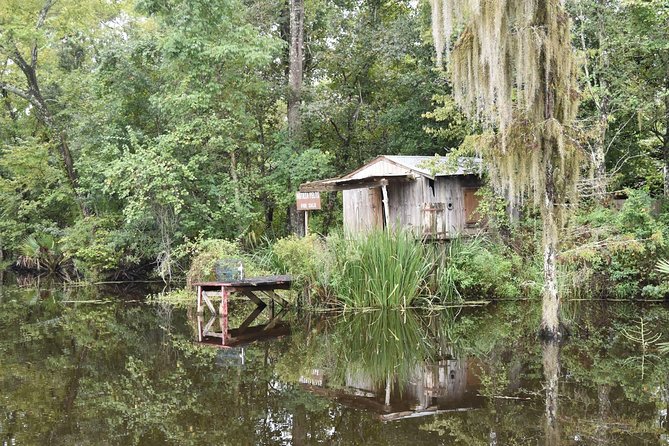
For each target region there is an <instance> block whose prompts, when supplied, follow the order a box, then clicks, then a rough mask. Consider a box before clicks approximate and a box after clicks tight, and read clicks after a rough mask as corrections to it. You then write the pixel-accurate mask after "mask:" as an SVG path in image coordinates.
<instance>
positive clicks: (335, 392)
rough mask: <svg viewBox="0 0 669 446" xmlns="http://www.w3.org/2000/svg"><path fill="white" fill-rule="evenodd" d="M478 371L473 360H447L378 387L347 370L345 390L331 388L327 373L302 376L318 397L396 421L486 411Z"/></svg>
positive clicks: (386, 381)
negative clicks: (330, 399) (478, 410)
mask: <svg viewBox="0 0 669 446" xmlns="http://www.w3.org/2000/svg"><path fill="white" fill-rule="evenodd" d="M478 371H479V368H478V366H477V362H476V361H475V360H473V359H470V360H468V359H444V360H441V361H438V362H437V363H435V364H424V365H416V368H415V369H414V371H413V372H412V374H411V376H410V377H409V378H408V379H406V380H405V381H404V382H398V381H397V380H396V379H394V378H391V379H386V380H385V384H381V385H378V384H376V385H375V384H374V381H373V379H372V377H371V376H370V375H369V374H367V373H364V372H362V371H353V370H347V371H346V379H345V386H344V388H329V387H328V380H327V375H326V373H325V372H324V371H323V370H320V369H314V370H312V371H311V374H310V375H308V376H301V377H300V383H301V384H302V386H303V387H304V388H305V389H307V390H309V391H310V392H312V393H314V394H318V395H322V396H326V397H329V398H332V399H335V400H337V401H338V402H340V403H342V404H344V405H347V406H350V407H354V408H361V409H366V410H370V411H372V412H374V413H376V414H377V415H378V416H379V418H380V419H381V420H383V421H392V420H398V419H402V418H412V417H421V416H426V415H435V414H438V413H444V412H452V411H460V410H468V409H475V408H479V407H482V404H483V399H482V397H481V396H480V395H479V394H478V389H479V388H480V385H481V382H480V380H479V377H478V375H479V374H478Z"/></svg>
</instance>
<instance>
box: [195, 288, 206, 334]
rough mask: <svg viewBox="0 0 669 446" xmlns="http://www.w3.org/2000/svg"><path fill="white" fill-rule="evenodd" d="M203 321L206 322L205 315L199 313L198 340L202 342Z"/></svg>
mask: <svg viewBox="0 0 669 446" xmlns="http://www.w3.org/2000/svg"><path fill="white" fill-rule="evenodd" d="M198 288H199V287H198ZM203 322H204V317H203V316H202V314H198V315H197V342H202V323H203Z"/></svg>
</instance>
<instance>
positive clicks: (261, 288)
mask: <svg viewBox="0 0 669 446" xmlns="http://www.w3.org/2000/svg"><path fill="white" fill-rule="evenodd" d="M292 283H293V279H292V278H291V277H290V276H262V277H253V278H250V279H244V280H237V281H228V282H196V283H194V284H193V286H194V287H196V288H197V312H198V314H202V313H204V305H205V304H206V306H207V307H208V308H209V310H210V311H211V312H212V313H213V314H216V308H215V307H214V304H213V303H212V302H211V297H212V295H214V293H216V294H219V296H220V298H221V303H220V305H219V308H218V314H220V315H227V314H228V300H229V298H230V294H231V293H237V294H241V295H243V296H246V297H247V298H248V299H249V300H251V301H252V302H254V303H255V304H256V305H257V306H259V307H263V308H264V307H266V306H267V304H266V303H265V302H264V301H263V300H262V299H261V298H260V297H259V296H258V294H257V293H263V294H264V295H265V296H267V297H268V298H269V302H270V304H271V305H274V303H275V302H276V303H278V304H279V305H281V306H282V307H286V306H288V302H286V301H285V300H284V299H283V298H282V297H281V296H279V295H278V294H277V293H276V290H289V289H290V287H291V285H292Z"/></svg>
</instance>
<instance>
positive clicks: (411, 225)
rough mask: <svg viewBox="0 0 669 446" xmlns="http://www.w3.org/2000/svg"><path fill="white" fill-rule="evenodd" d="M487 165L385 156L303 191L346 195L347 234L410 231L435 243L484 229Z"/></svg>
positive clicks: (471, 160) (306, 186)
mask: <svg viewBox="0 0 669 446" xmlns="http://www.w3.org/2000/svg"><path fill="white" fill-rule="evenodd" d="M481 171H482V168H481V160H480V159H478V158H464V157H460V158H457V159H449V158H448V157H432V156H394V155H382V156H379V157H377V158H375V159H374V160H372V161H370V162H369V163H367V164H365V165H364V166H362V167H360V168H359V169H357V170H355V171H353V172H351V173H349V174H347V175H344V176H342V177H339V178H332V179H328V180H321V181H314V182H311V183H304V184H302V185H301V186H300V191H301V192H326V191H343V201H344V231H345V232H346V233H348V234H356V233H361V232H366V231H369V230H371V229H376V228H388V227H390V228H397V227H400V228H405V229H409V230H413V231H415V232H416V233H418V234H419V235H421V236H423V237H426V238H431V239H439V240H444V239H449V238H452V237H454V236H456V235H467V234H469V233H472V232H473V231H475V230H476V229H477V227H478V224H479V215H478V213H477V212H476V210H477V207H478V204H479V197H478V195H477V194H476V192H477V190H478V189H479V188H480V187H481V185H482V182H481V176H480V175H481Z"/></svg>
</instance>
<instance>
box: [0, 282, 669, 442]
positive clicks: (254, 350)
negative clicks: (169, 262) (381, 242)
mask: <svg viewBox="0 0 669 446" xmlns="http://www.w3.org/2000/svg"><path fill="white" fill-rule="evenodd" d="M145 294H146V291H136V290H134V289H133V288H130V287H129V288H116V289H113V290H103V289H92V288H80V289H74V290H69V291H65V290H63V289H62V286H60V287H59V286H56V287H53V288H50V287H48V286H41V287H39V288H37V287H34V286H33V287H31V286H25V285H24V286H23V287H21V288H19V287H17V286H16V285H15V284H13V285H5V286H0V361H1V362H0V396H1V398H2V401H1V403H0V444H2V445H51V444H54V445H103V444H121V445H126V444H130V445H132V444H142V445H162V444H174V445H191V444H192V445H209V444H217V445H283V444H286V445H287V444H293V445H311V444H328V445H439V444H444V445H447V444H464V445H479V444H480V445H507V444H522V445H525V444H528V445H536V444H540V445H544V444H548V445H557V444H588V445H591V444H601V445H618V444H619V445H636V444H649V445H650V444H667V443H668V441H667V439H668V438H669V437H668V436H667V432H669V431H668V430H667V419H666V416H667V401H668V392H669V355H665V354H662V353H660V350H661V349H660V348H659V347H660V345H659V343H660V342H662V341H667V340H669V333H666V332H665V327H667V326H669V324H668V323H669V309H667V308H666V307H664V306H661V305H659V304H658V305H652V306H643V307H642V306H639V305H636V304H632V303H603V302H568V303H567V304H566V305H565V308H564V309H565V314H564V316H565V318H566V319H567V320H568V321H569V322H570V326H571V331H572V334H571V338H570V339H569V341H568V342H566V343H565V344H563V345H562V346H557V345H542V344H541V343H540V342H539V341H537V339H536V338H535V336H534V334H535V332H536V329H535V327H537V326H538V318H539V314H538V310H539V305H538V304H537V303H533V302H518V303H504V304H498V305H494V306H488V307H480V308H461V309H457V308H455V309H449V310H447V311H443V312H439V313H434V314H418V313H412V312H381V311H377V312H368V313H363V314H357V315H351V314H349V315H346V316H324V315H315V314H305V313H300V314H298V313H295V312H287V313H285V314H282V315H279V317H278V318H276V319H275V320H272V318H271V315H270V314H269V312H268V311H264V312H262V313H261V314H259V315H258V317H257V319H255V320H253V321H252V322H251V323H247V332H246V333H247V339H246V340H245V342H241V343H240V344H239V345H237V346H236V347H233V348H229V349H222V348H220V347H218V346H216V345H214V344H216V343H217V342H216V340H215V338H214V340H213V341H212V340H211V339H210V341H211V344H201V343H197V342H195V341H196V340H197V337H198V332H197V330H198V329H197V317H196V315H195V313H194V311H193V308H181V307H175V306H170V305H166V304H157V303H146V302H145V301H144V298H143V296H144V295H145ZM193 300H194V296H193ZM252 312H253V307H249V306H245V305H241V304H239V303H237V304H233V305H232V306H231V318H230V321H229V323H230V326H231V327H235V326H239V325H243V324H244V321H245V320H246V317H247V316H248V315H249V314H250V313H252ZM640 318H643V321H644V325H643V330H641V324H640V321H641V319H640ZM214 326H215V324H214ZM252 327H260V328H259V329H257V330H259V332H265V333H269V334H268V335H266V336H264V338H265V339H264V340H263V341H262V342H257V341H256V342H251V341H252V339H250V338H252V337H253V336H251V335H250V334H249V333H250V332H249V331H248V330H249V329H250V328H252ZM279 328H280V329H279ZM286 330H287V331H286ZM243 331H244V330H242V332H243ZM251 332H253V330H251ZM242 334H243V333H242ZM274 334H276V335H277V336H276V337H274Z"/></svg>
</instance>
